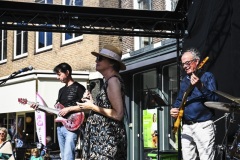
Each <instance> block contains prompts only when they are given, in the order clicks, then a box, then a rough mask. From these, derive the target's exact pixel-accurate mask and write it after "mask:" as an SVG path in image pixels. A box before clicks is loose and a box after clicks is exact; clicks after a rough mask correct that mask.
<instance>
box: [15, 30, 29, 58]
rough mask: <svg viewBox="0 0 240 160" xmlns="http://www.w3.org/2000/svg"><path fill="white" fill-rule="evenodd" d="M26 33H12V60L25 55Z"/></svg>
mask: <svg viewBox="0 0 240 160" xmlns="http://www.w3.org/2000/svg"><path fill="white" fill-rule="evenodd" d="M27 44H28V32H27V31H19V30H18V31H14V59H16V58H21V57H24V56H26V55H27V52H28V49H27Z"/></svg>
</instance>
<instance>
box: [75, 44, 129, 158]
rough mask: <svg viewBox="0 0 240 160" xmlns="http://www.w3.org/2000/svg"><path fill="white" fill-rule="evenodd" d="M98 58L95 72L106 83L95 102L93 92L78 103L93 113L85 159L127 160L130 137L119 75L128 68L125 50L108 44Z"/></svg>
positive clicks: (86, 129)
mask: <svg viewBox="0 0 240 160" xmlns="http://www.w3.org/2000/svg"><path fill="white" fill-rule="evenodd" d="M92 54H93V55H94V56H96V70H97V71H99V72H100V73H101V74H102V75H103V77H104V84H103V86H102V88H101V90H100V92H99V93H98V95H97V97H96V102H94V103H93V100H92V96H91V94H90V93H88V94H87V95H86V97H85V98H83V101H84V103H78V107H79V108H80V110H91V111H90V114H89V117H88V119H87V122H86V128H85V137H84V138H85V139H84V145H83V157H84V158H85V159H87V160H89V159H99V160H110V159H114V160H125V159H127V137H126V131H125V126H124V122H123V118H124V114H125V113H126V108H125V103H124V96H125V95H124V84H123V80H122V78H121V77H120V75H119V71H120V70H125V69H126V66H125V65H124V64H123V63H122V62H121V56H122V51H121V50H119V49H118V48H116V47H114V46H112V45H106V46H104V47H103V49H102V50H101V51H100V52H99V53H98V52H92Z"/></svg>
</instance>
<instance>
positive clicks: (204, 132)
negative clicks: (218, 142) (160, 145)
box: [170, 48, 218, 160]
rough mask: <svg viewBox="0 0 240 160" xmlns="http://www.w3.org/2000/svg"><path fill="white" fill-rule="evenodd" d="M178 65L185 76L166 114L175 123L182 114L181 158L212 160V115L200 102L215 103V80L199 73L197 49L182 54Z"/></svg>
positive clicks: (213, 128)
mask: <svg viewBox="0 0 240 160" xmlns="http://www.w3.org/2000/svg"><path fill="white" fill-rule="evenodd" d="M181 61H182V67H183V69H184V71H185V72H186V74H187V75H186V76H185V77H183V79H182V81H181V84H180V90H179V93H178V96H177V99H176V101H175V103H174V104H173V106H172V107H173V108H172V109H171V110H170V114H171V116H172V117H174V118H177V119H179V117H178V116H180V115H181V113H183V115H182V124H183V126H182V132H181V144H182V156H183V159H184V160H197V159H200V160H213V159H214V154H215V152H214V143H215V127H214V125H213V116H214V111H213V110H212V109H210V108H207V107H206V106H205V105H204V102H206V101H217V100H218V97H217V95H216V94H215V93H214V92H213V91H214V90H216V82H215V78H214V76H213V74H212V73H210V72H199V70H198V65H199V64H200V53H199V51H198V50H197V49H194V48H191V49H188V50H186V51H185V52H184V53H183V55H182V57H181ZM189 89H191V90H189ZM183 101H184V102H183ZM181 105H182V106H181ZM179 113H180V114H179ZM210 124H211V125H210ZM207 125H208V126H207ZM204 126H207V127H204ZM174 127H175V130H176V127H177V129H178V126H175V125H174Z"/></svg>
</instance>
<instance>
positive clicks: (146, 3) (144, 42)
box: [135, 0, 152, 50]
mask: <svg viewBox="0 0 240 160" xmlns="http://www.w3.org/2000/svg"><path fill="white" fill-rule="evenodd" d="M136 8H137V9H140V10H152V0H138V1H137V6H136ZM151 43H152V38H151V37H135V49H136V50H137V49H140V48H144V47H145V46H148V45H150V44H151Z"/></svg>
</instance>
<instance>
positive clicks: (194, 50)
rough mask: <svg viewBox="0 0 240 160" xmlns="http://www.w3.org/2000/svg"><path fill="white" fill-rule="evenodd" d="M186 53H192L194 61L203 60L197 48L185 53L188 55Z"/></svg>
mask: <svg viewBox="0 0 240 160" xmlns="http://www.w3.org/2000/svg"><path fill="white" fill-rule="evenodd" d="M186 52H190V53H191V54H192V55H193V59H200V58H201V54H200V52H199V51H198V50H197V49H196V48H189V49H187V50H185V51H184V53H186Z"/></svg>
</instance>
